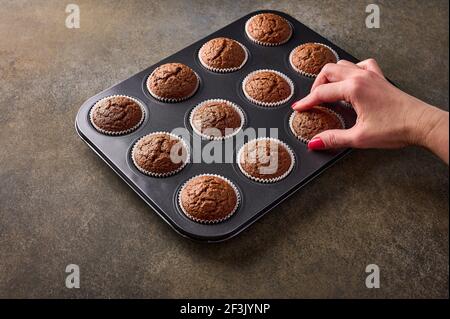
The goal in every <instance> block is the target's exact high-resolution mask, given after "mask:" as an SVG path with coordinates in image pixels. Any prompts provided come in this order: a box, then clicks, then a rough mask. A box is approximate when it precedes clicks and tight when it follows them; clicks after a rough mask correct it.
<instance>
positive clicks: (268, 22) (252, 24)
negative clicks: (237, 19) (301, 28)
mask: <svg viewBox="0 0 450 319" xmlns="http://www.w3.org/2000/svg"><path fill="white" fill-rule="evenodd" d="M245 31H246V33H247V35H248V37H249V38H250V39H251V40H253V41H254V42H256V43H258V44H261V45H269V46H273V45H280V44H283V43H286V42H287V41H288V40H289V38H290V37H291V35H292V27H291V25H290V24H289V22H287V21H286V19H284V18H282V17H280V16H279V15H276V14H273V13H262V14H258V15H256V16H253V17H251V18H250V19H249V20H248V21H247V23H246V24H245Z"/></svg>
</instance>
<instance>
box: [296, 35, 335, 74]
mask: <svg viewBox="0 0 450 319" xmlns="http://www.w3.org/2000/svg"><path fill="white" fill-rule="evenodd" d="M303 44H306V43H303ZM303 44H300V45H298V46H296V47H295V48H294V49H293V50H292V51H291V53H289V64H290V65H291V67H292V68H293V69H294V70H295V71H297V72H298V73H300V74H301V75H304V76H307V77H310V78H315V77H317V74H312V73H308V72H305V71H303V70H300V69H299V68H297V67H296V66H295V65H294V63H292V55H293V54H294V52H295V50H296V49H297V48H298V47H299V46H301V45H303ZM314 44H318V45H321V46H323V47H325V48H327V49H329V50H330V51H331V52H332V53H333V54H334V56H335V57H336V62H338V61H339V60H340V58H339V55H338V54H337V52H336V51H335V50H334V49H333V48H332V47H330V46H328V45H326V44H323V43H318V42H314Z"/></svg>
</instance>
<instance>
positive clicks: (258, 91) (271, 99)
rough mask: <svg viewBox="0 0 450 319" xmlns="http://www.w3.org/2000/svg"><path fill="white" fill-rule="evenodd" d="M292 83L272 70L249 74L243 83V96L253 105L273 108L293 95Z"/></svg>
mask: <svg viewBox="0 0 450 319" xmlns="http://www.w3.org/2000/svg"><path fill="white" fill-rule="evenodd" d="M293 88H294V86H293V85H292V82H291V81H290V80H289V79H288V78H287V77H286V76H284V75H283V74H281V73H279V72H277V71H273V70H260V71H255V72H253V73H250V74H249V75H248V76H247V77H246V78H245V79H244V82H243V91H244V94H245V96H246V97H247V98H248V99H249V100H250V101H252V102H253V103H256V104H259V105H263V106H275V105H280V104H283V103H286V102H287V100H289V99H290V97H291V96H292V94H293Z"/></svg>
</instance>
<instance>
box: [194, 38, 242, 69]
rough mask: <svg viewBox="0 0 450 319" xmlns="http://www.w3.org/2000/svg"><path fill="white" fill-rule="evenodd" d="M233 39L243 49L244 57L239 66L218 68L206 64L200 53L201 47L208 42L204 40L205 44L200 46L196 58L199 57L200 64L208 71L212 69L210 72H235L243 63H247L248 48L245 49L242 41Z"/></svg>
mask: <svg viewBox="0 0 450 319" xmlns="http://www.w3.org/2000/svg"><path fill="white" fill-rule="evenodd" d="M233 41H234V42H236V43H237V44H239V45H240V46H241V48H242V50H244V54H245V57H244V61H242V63H241V65H240V66H238V67H234V68H224V69H219V68H214V67H211V66H209V65H207V64H206V63H205V62H204V61H203V60H202V58H201V54H200V53H201V52H202V50H203V48H204V47H205V45H206V44H208V42H206V43H205V44H203V45H202V47H201V48H200V50H199V51H198V59H199V61H200V63H201V65H202V66H203V67H204V68H206V69H208V70H210V71H212V72H216V73H230V72H235V71H237V70H240V69H242V67H243V66H244V65H245V63H247V60H248V50H247V48H246V47H245V46H244V45H243V44H242V43H240V42H238V41H236V40H233Z"/></svg>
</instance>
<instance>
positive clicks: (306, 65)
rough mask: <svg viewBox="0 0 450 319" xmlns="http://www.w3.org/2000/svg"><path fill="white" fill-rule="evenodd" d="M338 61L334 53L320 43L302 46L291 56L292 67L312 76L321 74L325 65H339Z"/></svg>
mask: <svg viewBox="0 0 450 319" xmlns="http://www.w3.org/2000/svg"><path fill="white" fill-rule="evenodd" d="M337 61H338V59H337V57H336V54H335V53H334V52H333V51H331V50H330V49H329V48H327V47H326V46H324V45H321V44H318V43H305V44H302V45H300V46H298V47H296V48H295V49H294V50H293V51H292V53H291V55H290V62H291V65H292V66H293V68H294V69H296V71H298V72H304V73H307V74H311V75H317V74H319V73H320V71H321V70H322V68H323V67H324V66H325V64H328V63H337Z"/></svg>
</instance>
